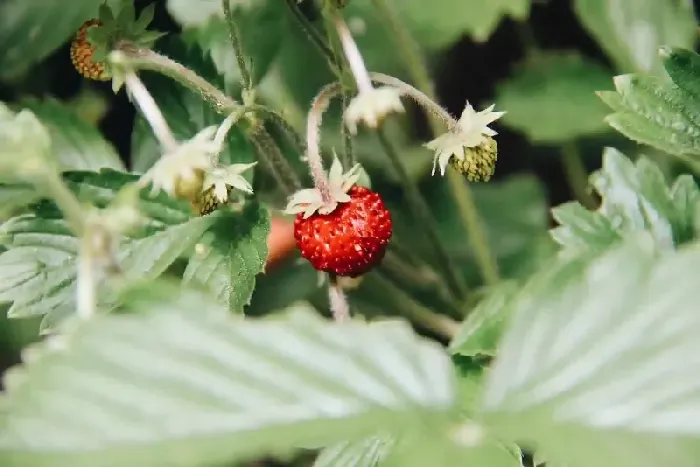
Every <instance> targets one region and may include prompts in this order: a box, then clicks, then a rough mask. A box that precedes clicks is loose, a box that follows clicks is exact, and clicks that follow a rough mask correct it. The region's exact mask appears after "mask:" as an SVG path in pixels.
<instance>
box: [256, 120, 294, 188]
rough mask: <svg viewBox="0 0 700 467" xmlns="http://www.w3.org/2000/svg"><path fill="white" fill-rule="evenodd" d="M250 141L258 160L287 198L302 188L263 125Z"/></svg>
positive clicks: (257, 129)
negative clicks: (265, 167) (256, 152)
mask: <svg viewBox="0 0 700 467" xmlns="http://www.w3.org/2000/svg"><path fill="white" fill-rule="evenodd" d="M250 139H251V140H252V142H253V145H254V146H255V148H256V149H257V151H258V158H259V159H260V160H261V161H262V162H263V164H265V165H266V166H267V168H268V170H270V172H271V173H272V176H273V177H274V178H275V181H276V182H277V184H278V185H279V186H280V187H282V189H283V190H284V192H285V194H286V195H287V196H289V195H291V194H292V193H294V192H295V191H297V190H299V189H300V188H301V182H300V181H299V178H298V177H297V175H296V173H294V170H293V169H292V167H291V165H289V162H288V161H287V159H286V158H285V157H284V154H282V151H281V150H280V148H279V146H278V145H277V143H276V142H275V140H274V139H273V138H272V136H270V134H269V133H268V132H267V130H266V129H265V127H264V126H263V125H258V127H257V128H256V129H255V130H253V131H252V132H251V134H250Z"/></svg>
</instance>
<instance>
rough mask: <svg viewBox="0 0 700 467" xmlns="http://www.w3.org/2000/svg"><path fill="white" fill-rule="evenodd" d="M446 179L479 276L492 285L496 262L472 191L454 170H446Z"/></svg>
mask: <svg viewBox="0 0 700 467" xmlns="http://www.w3.org/2000/svg"><path fill="white" fill-rule="evenodd" d="M447 181H448V183H449V184H450V189H451V191H452V193H453V195H454V198H455V201H456V202H457V210H458V212H459V217H460V219H461V221H462V224H463V225H464V226H465V229H466V230H467V233H468V235H469V243H470V244H471V247H472V249H473V250H474V255H475V256H476V262H477V264H478V265H479V270H480V271H481V276H482V277H483V279H484V282H485V283H486V284H487V285H494V284H496V283H498V280H499V273H498V263H497V262H496V258H495V257H494V256H493V253H492V252H491V248H490V247H489V242H488V236H487V235H486V230H485V229H484V226H483V225H482V223H481V218H480V217H479V212H478V211H477V208H476V203H475V202H474V197H473V195H472V191H471V190H470V189H469V187H468V186H467V184H466V182H465V180H464V177H462V175H461V174H459V173H458V172H455V171H454V170H448V171H447Z"/></svg>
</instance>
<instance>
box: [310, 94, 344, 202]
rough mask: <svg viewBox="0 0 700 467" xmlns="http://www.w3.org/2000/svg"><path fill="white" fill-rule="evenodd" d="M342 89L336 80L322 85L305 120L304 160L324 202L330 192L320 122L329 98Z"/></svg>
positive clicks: (329, 100)
mask: <svg viewBox="0 0 700 467" xmlns="http://www.w3.org/2000/svg"><path fill="white" fill-rule="evenodd" d="M342 90H343V88H342V85H341V84H340V83H338V82H335V83H331V84H328V85H326V86H324V87H323V88H322V89H321V91H320V92H319V93H318V94H317V95H316V97H315V98H314V100H313V102H312V103H311V110H310V111H309V115H308V118H307V122H306V162H307V163H308V164H309V171H310V172H311V176H312V177H313V179H314V185H315V186H316V188H318V190H319V191H320V192H321V196H322V198H323V201H324V202H329V201H330V200H331V193H330V187H329V185H328V177H327V176H326V171H325V170H324V169H323V158H322V157H321V122H322V121H323V113H324V112H325V111H326V109H328V105H329V104H330V102H331V99H333V98H334V97H335V96H337V95H338V94H340V92H341V91H342Z"/></svg>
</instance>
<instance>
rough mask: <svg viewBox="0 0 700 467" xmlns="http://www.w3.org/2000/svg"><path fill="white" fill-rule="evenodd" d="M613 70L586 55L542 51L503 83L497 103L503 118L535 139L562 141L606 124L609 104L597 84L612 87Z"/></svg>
mask: <svg viewBox="0 0 700 467" xmlns="http://www.w3.org/2000/svg"><path fill="white" fill-rule="evenodd" d="M611 77H612V76H611V74H610V73H609V72H608V71H607V70H606V69H604V68H603V67H601V66H599V65H597V64H595V63H593V62H590V61H587V60H586V59H584V58H583V57H581V56H579V55H577V54H574V53H571V52H567V53H547V54H538V55H535V56H534V57H532V58H530V59H529V60H528V61H527V62H525V63H524V64H523V65H522V66H521V67H520V68H519V69H518V70H517V71H516V72H515V74H514V75H513V76H512V77H511V78H509V79H508V80H506V81H504V82H503V83H501V84H500V85H499V88H498V95H497V98H496V101H497V107H499V108H502V109H506V110H507V112H506V114H505V115H504V116H503V119H502V120H503V123H505V124H506V125H509V126H510V127H512V128H515V129H518V130H520V131H522V132H523V133H525V134H526V135H527V136H528V137H529V138H530V139H531V140H532V141H534V142H539V143H559V142H562V141H567V140H571V139H573V138H577V137H580V136H585V135H590V134H595V133H600V132H602V131H605V130H606V128H607V127H606V125H605V123H604V121H603V118H604V117H605V106H603V105H601V103H600V102H599V101H598V99H596V96H595V94H594V92H595V91H596V90H600V89H603V88H605V87H609V86H610V85H609V83H610V78H611Z"/></svg>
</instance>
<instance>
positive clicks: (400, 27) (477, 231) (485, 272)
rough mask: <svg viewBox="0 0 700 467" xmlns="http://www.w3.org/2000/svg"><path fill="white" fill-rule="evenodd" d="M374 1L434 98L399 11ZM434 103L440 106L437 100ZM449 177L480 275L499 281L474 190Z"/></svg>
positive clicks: (435, 126)
mask: <svg viewBox="0 0 700 467" xmlns="http://www.w3.org/2000/svg"><path fill="white" fill-rule="evenodd" d="M374 3H375V5H377V11H378V12H379V14H380V15H381V17H382V18H383V19H384V21H385V23H386V24H387V25H388V26H389V29H390V31H391V32H392V34H393V36H394V39H395V44H396V46H397V48H398V49H399V50H400V51H401V54H402V57H403V58H404V61H405V63H406V66H407V67H408V70H409V72H410V73H411V77H412V78H413V79H414V81H415V82H416V84H417V85H418V87H419V90H420V91H421V92H423V93H424V94H425V95H427V96H428V97H429V98H430V99H432V100H433V101H434V100H435V91H434V88H433V86H432V81H431V80H430V77H429V73H428V70H427V67H426V65H425V63H424V61H423V58H422V57H421V54H420V48H419V47H418V44H417V43H416V41H415V40H414V39H413V37H412V36H411V34H410V32H409V31H408V29H407V28H406V26H405V25H404V24H403V22H402V21H401V20H400V18H399V17H398V15H396V14H394V13H393V11H392V10H391V7H390V6H389V4H388V3H387V2H386V1H385V0H374ZM434 107H439V106H438V105H437V104H435V106H434ZM431 115H432V114H431ZM439 120H440V119H438V118H435V117H433V118H431V119H430V123H431V128H432V130H433V133H434V134H435V135H437V134H440V133H441V132H442V131H443V129H442V128H441V125H440V123H441V122H440V121H439ZM453 120H454V119H453ZM454 124H456V122H453V123H452V125H454ZM447 179H448V181H449V186H450V191H451V194H452V197H453V198H454V200H455V202H456V203H457V207H458V210H459V217H460V219H461V220H462V223H463V225H464V229H465V231H466V233H467V235H468V236H469V238H470V239H471V242H472V245H473V247H474V249H475V252H474V254H475V255H476V258H477V260H478V263H479V268H480V270H481V275H482V277H483V278H484V280H485V282H486V283H490V284H491V283H496V282H497V281H498V279H499V275H498V268H497V265H496V261H495V259H494V256H493V254H492V252H491V249H490V246H489V244H488V241H487V238H486V235H485V233H484V230H483V226H482V224H481V219H480V216H479V213H478V210H477V207H476V204H475V203H474V197H473V194H472V192H471V190H470V189H469V187H468V186H467V185H466V184H465V183H464V180H463V179H462V177H461V176H460V175H459V174H458V173H456V172H454V171H448V174H447Z"/></svg>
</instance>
